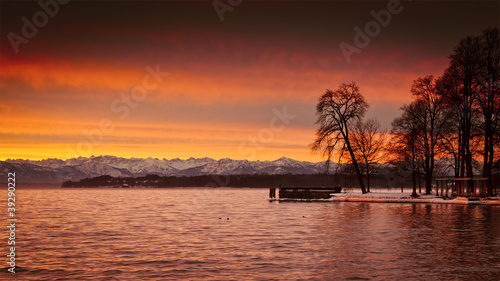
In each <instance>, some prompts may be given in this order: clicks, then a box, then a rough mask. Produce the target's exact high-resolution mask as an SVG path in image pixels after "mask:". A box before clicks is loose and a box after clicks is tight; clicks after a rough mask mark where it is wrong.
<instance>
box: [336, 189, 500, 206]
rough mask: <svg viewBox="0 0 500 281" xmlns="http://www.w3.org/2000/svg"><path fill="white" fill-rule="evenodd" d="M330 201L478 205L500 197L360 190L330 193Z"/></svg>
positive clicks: (488, 203) (492, 203)
mask: <svg viewBox="0 0 500 281" xmlns="http://www.w3.org/2000/svg"><path fill="white" fill-rule="evenodd" d="M331 196H332V198H331V200H332V201H337V202H373V203H439V204H480V205H500V197H492V198H465V197H457V198H453V199H449V198H446V199H445V198H442V197H437V196H435V195H420V196H419V197H416V198H414V197H411V193H393V192H385V193H383V192H370V193H366V194H362V193H361V192H350V193H332V194H331Z"/></svg>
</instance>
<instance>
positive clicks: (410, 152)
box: [389, 102, 425, 196]
mask: <svg viewBox="0 0 500 281" xmlns="http://www.w3.org/2000/svg"><path fill="white" fill-rule="evenodd" d="M401 109H402V110H403V114H402V115H401V117H398V118H396V119H394V121H392V130H391V135H392V141H391V145H390V147H389V151H390V152H391V155H392V157H393V158H394V159H393V161H392V162H395V163H398V165H401V164H403V163H405V162H409V163H410V167H411V172H412V178H413V192H412V196H417V178H416V177H417V172H418V169H419V166H420V165H419V161H420V159H421V158H423V154H424V152H423V151H424V149H423V141H422V134H421V131H420V128H419V124H418V122H416V121H415V120H414V117H415V116H419V115H423V114H424V111H425V110H424V108H423V106H422V104H421V103H415V102H414V103H411V104H410V105H407V106H403V108H401Z"/></svg>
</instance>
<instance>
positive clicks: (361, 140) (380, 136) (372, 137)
mask: <svg viewBox="0 0 500 281" xmlns="http://www.w3.org/2000/svg"><path fill="white" fill-rule="evenodd" d="M386 140H387V133H386V132H385V131H383V130H381V129H380V123H379V122H378V121H377V120H376V119H368V120H367V121H365V122H363V121H362V120H358V121H357V122H356V123H355V124H354V126H353V128H352V132H351V139H350V141H351V146H352V149H353V151H354V156H355V158H356V160H357V161H358V163H359V165H360V168H361V170H363V173H364V174H365V176H366V191H367V192H370V175H371V174H372V173H373V165H374V164H376V163H379V162H381V161H383V160H384V159H385V158H386V154H385V153H384V149H385V145H386ZM350 162H352V161H350Z"/></svg>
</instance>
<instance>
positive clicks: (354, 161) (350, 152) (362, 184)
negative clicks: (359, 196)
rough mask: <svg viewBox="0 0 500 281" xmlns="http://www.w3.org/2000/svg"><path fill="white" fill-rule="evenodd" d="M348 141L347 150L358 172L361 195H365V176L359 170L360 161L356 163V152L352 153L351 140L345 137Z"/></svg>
mask: <svg viewBox="0 0 500 281" xmlns="http://www.w3.org/2000/svg"><path fill="white" fill-rule="evenodd" d="M344 139H345V140H346V142H345V144H346V145H347V149H348V150H349V154H350V155H351V159H352V164H353V165H354V170H356V175H357V176H358V181H359V186H360V187H361V193H363V194H365V193H366V189H365V184H364V183H363V176H362V175H361V171H360V170H359V166H358V161H356V157H354V152H353V151H352V147H351V144H350V143H349V138H347V137H344Z"/></svg>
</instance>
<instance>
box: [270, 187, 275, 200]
mask: <svg viewBox="0 0 500 281" xmlns="http://www.w3.org/2000/svg"><path fill="white" fill-rule="evenodd" d="M269 198H270V199H275V198H276V188H275V187H271V188H270V189H269Z"/></svg>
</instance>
